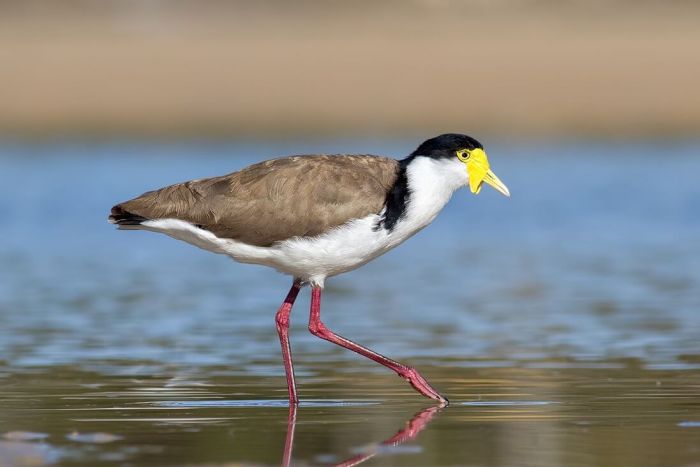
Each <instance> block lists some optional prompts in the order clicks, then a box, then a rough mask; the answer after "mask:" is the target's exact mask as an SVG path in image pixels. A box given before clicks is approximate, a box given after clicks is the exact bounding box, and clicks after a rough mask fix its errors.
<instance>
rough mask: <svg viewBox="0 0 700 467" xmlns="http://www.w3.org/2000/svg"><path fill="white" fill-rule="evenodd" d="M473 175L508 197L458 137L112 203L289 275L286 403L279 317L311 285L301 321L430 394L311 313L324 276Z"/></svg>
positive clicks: (299, 163)
mask: <svg viewBox="0 0 700 467" xmlns="http://www.w3.org/2000/svg"><path fill="white" fill-rule="evenodd" d="M484 183H487V184H488V185H491V186H492V187H494V188H495V189H496V190H498V191H500V192H501V193H503V194H504V195H506V196H509V195H510V194H509V192H508V188H506V186H505V185H504V184H503V182H501V181H500V180H499V179H498V177H496V175H495V174H494V173H493V172H492V171H491V170H490V168H489V162H488V159H487V158H486V153H485V152H484V149H483V146H482V145H481V143H479V142H478V141H477V140H475V139H474V138H471V137H469V136H466V135H461V134H444V135H440V136H437V137H435V138H432V139H429V140H427V141H425V142H424V143H422V144H421V145H420V146H418V148H417V149H416V150H415V151H413V152H412V153H411V154H410V155H409V156H408V157H406V158H405V159H402V160H395V159H390V158H385V157H378V156H371V155H308V156H290V157H283V158H280V159H273V160H269V161H265V162H260V163H258V164H254V165H251V166H249V167H246V168H244V169H242V170H240V171H238V172H233V173H230V174H228V175H223V176H220V177H214V178H206V179H200V180H192V181H189V182H184V183H178V184H176V185H171V186H168V187H165V188H161V189H160V190H156V191H150V192H148V193H145V194H143V195H141V196H139V197H137V198H134V199H132V200H130V201H126V202H124V203H120V204H117V205H116V206H114V207H113V208H112V213H111V215H110V216H109V221H110V222H112V223H114V224H117V225H118V226H119V228H120V229H140V230H150V231H153V232H160V233H164V234H166V235H169V236H171V237H174V238H176V239H178V240H183V241H185V242H188V243H191V244H193V245H195V246H198V247H200V248H203V249H205V250H208V251H211V252H214V253H220V254H224V255H228V256H230V257H232V258H233V259H234V260H236V261H239V262H242V263H254V264H262V265H265V266H270V267H273V268H275V269H277V270H278V271H280V272H282V273H284V274H289V275H290V276H292V277H293V278H294V282H293V284H292V288H291V289H290V291H289V293H288V295H287V298H286V299H285V300H284V302H283V303H282V305H281V307H280V308H279V310H278V311H277V315H276V317H275V320H276V323H277V333H278V334H279V339H280V344H281V346H282V357H283V359H284V369H285V372H286V376H287V386H288V389H289V401H290V404H297V403H298V401H299V399H298V397H297V391H296V384H295V381H294V368H293V366H292V355H291V350H290V346H289V336H288V331H289V316H290V312H291V309H292V305H293V304H294V300H295V299H296V297H297V294H298V293H299V289H300V288H301V287H302V286H303V285H306V284H308V285H309V286H310V287H311V314H310V318H309V330H310V331H311V333H312V334H314V335H316V336H318V337H320V338H322V339H325V340H327V341H330V342H332V343H334V344H337V345H340V346H342V347H345V348H347V349H350V350H352V351H354V352H357V353H359V354H360V355H363V356H365V357H367V358H370V359H372V360H374V361H375V362H377V363H380V364H382V365H384V366H386V367H388V368H390V369H391V370H393V371H395V372H396V373H397V374H398V375H399V376H400V377H402V378H403V379H405V380H406V381H408V382H409V383H410V384H411V386H413V388H414V389H416V390H417V391H418V392H419V393H421V394H423V395H424V396H427V397H430V398H432V399H435V400H437V401H440V402H441V403H443V404H444V403H446V402H447V399H445V398H444V397H443V396H441V395H440V394H439V393H438V392H437V391H436V390H435V389H434V388H433V387H432V386H431V385H430V384H428V382H427V381H426V380H425V378H423V377H422V376H421V375H420V373H418V371H416V369H414V368H412V367H408V366H406V365H403V364H401V363H399V362H396V361H394V360H391V359H389V358H387V357H385V356H383V355H380V354H378V353H376V352H374V351H372V350H370V349H368V348H366V347H363V346H361V345H359V344H357V343H355V342H353V341H351V340H349V339H346V338H344V337H342V336H339V335H338V334H336V333H334V332H333V331H331V330H330V329H328V328H327V327H326V326H325V325H324V324H323V322H322V321H321V292H322V290H323V286H324V283H325V281H326V278H328V277H331V276H335V275H337V274H341V273H343V272H347V271H351V270H353V269H355V268H358V267H360V266H362V265H363V264H365V263H367V262H369V261H371V260H372V259H374V258H376V257H377V256H379V255H381V254H383V253H386V252H387V251H389V250H391V249H392V248H394V247H396V246H398V245H399V244H401V243H402V242H404V241H405V240H407V239H408V238H410V237H411V236H413V235H414V234H415V233H416V232H418V231H419V230H421V229H423V228H424V227H426V226H427V225H428V224H430V222H432V221H433V219H435V217H436V216H437V214H438V213H439V212H440V211H441V210H442V208H443V207H444V206H445V204H446V203H447V202H448V201H449V199H450V197H451V196H452V193H454V191H455V190H457V189H458V188H461V187H464V186H466V185H469V187H470V189H471V191H472V193H475V194H477V193H479V191H480V190H481V187H482V185H483V184H484Z"/></svg>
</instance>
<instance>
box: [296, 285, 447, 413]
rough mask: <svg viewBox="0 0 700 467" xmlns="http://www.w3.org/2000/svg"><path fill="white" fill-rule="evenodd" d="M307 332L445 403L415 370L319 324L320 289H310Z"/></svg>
mask: <svg viewBox="0 0 700 467" xmlns="http://www.w3.org/2000/svg"><path fill="white" fill-rule="evenodd" d="M309 331H311V334H313V335H315V336H318V337H320V338H321V339H325V340H327V341H329V342H332V343H334V344H337V345H339V346H341V347H345V348H346V349H350V350H352V351H353V352H357V353H359V354H360V355H362V356H365V357H367V358H369V359H372V360H374V361H375V362H377V363H380V364H382V365H384V366H385V367H387V368H390V369H392V370H394V371H395V372H396V373H397V374H398V375H399V376H401V377H402V378H403V379H405V380H406V381H408V382H409V384H410V385H411V386H413V388H414V389H415V390H416V391H418V392H419V393H421V394H423V395H424V396H426V397H429V398H431V399H435V400H436V401H440V402H441V403H443V404H445V403H447V402H448V401H447V399H445V398H444V397H443V396H441V395H440V393H439V392H437V391H436V390H435V389H434V388H433V387H432V386H431V385H430V384H428V382H427V381H426V380H425V378H423V377H422V376H421V375H420V373H418V371H417V370H416V369H415V368H411V367H409V366H406V365H403V364H401V363H399V362H397V361H394V360H392V359H390V358H387V357H385V356H384V355H381V354H378V353H377V352H375V351H373V350H370V349H368V348H367V347H363V346H361V345H360V344H357V343H355V342H353V341H351V340H349V339H346V338H344V337H343V336H339V335H338V334H335V333H334V332H333V331H331V330H330V329H328V328H327V327H326V325H325V324H323V323H322V322H321V288H320V287H313V288H312V289H311V315H310V317H309Z"/></svg>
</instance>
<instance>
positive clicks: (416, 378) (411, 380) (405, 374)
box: [399, 367, 450, 407]
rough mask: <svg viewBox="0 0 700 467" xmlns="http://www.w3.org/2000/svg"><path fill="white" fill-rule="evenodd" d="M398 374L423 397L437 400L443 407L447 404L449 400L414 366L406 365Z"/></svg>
mask: <svg viewBox="0 0 700 467" xmlns="http://www.w3.org/2000/svg"><path fill="white" fill-rule="evenodd" d="M399 376H401V377H402V378H403V379H405V380H406V381H408V384H410V385H411V386H413V389H415V390H416V391H418V392H419V393H421V394H423V395H424V396H425V397H429V398H431V399H433V400H436V401H438V402H439V403H440V406H442V407H445V406H447V404H449V402H450V401H448V400H447V399H446V398H445V397H443V396H442V395H441V394H440V393H439V392H437V391H436V390H435V388H433V387H432V386H431V385H430V384H429V383H428V381H426V379H425V378H423V376H421V374H420V373H418V370H416V369H415V368H411V367H407V368H406V369H405V370H403V371H401V372H399Z"/></svg>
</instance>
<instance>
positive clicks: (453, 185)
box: [396, 156, 469, 241]
mask: <svg viewBox="0 0 700 467" xmlns="http://www.w3.org/2000/svg"><path fill="white" fill-rule="evenodd" d="M406 177H407V178H408V188H409V191H410V195H409V198H408V205H407V207H406V213H405V216H404V217H403V218H402V219H401V220H399V222H397V224H396V234H397V236H398V237H401V240H400V241H403V240H405V239H406V238H408V237H410V236H411V235H413V234H414V233H416V232H418V231H419V230H421V229H422V228H424V227H425V226H427V225H428V224H430V223H431V222H432V221H433V220H434V219H435V217H436V216H437V215H438V213H439V212H440V211H441V210H442V208H443V207H445V204H447V202H448V201H449V200H450V198H451V197H452V193H454V192H455V190H457V189H458V188H462V187H463V186H465V185H467V183H468V182H469V177H468V176H467V170H466V167H465V166H464V163H462V162H460V161H459V160H458V159H456V158H455V159H433V158H430V157H424V156H418V157H416V158H414V159H413V160H412V161H411V162H410V163H409V164H408V166H407V167H406Z"/></svg>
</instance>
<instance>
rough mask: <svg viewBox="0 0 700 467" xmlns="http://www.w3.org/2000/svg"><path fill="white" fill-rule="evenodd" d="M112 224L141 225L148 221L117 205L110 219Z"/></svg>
mask: <svg viewBox="0 0 700 467" xmlns="http://www.w3.org/2000/svg"><path fill="white" fill-rule="evenodd" d="M108 220H109V222H110V223H111V224H117V225H140V224H141V223H142V222H144V221H147V220H148V219H147V218H145V217H142V216H138V215H136V214H132V213H130V212H129V211H127V210H125V209H124V208H123V207H122V205H121V204H117V205H116V206H114V207H113V208H112V213H111V214H110V215H109V218H108Z"/></svg>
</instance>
